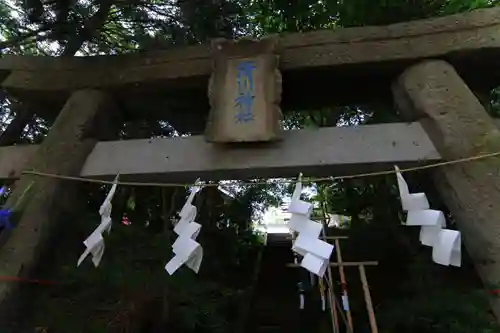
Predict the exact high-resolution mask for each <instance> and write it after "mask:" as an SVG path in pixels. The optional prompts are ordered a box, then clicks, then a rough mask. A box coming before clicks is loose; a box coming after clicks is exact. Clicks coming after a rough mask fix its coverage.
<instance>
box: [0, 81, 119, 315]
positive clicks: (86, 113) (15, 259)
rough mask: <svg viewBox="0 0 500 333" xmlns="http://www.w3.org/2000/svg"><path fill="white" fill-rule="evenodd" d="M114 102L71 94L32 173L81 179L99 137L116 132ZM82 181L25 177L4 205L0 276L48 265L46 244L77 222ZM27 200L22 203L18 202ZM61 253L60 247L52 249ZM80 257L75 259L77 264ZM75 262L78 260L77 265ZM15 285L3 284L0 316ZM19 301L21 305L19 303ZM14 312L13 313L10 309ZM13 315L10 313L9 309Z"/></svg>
mask: <svg viewBox="0 0 500 333" xmlns="http://www.w3.org/2000/svg"><path fill="white" fill-rule="evenodd" d="M114 111H115V108H114V104H113V103H112V102H111V101H110V99H109V98H108V96H107V95H105V94H104V93H102V92H99V91H95V90H83V91H78V92H75V93H73V95H71V97H70V98H69V100H68V101H67V103H66V105H65V106H64V108H63V110H62V111H61V113H60V114H59V116H58V117H57V119H56V121H55V123H54V125H53V126H52V128H51V130H50V132H49V134H48V135H47V137H46V138H45V139H44V141H43V142H42V143H41V144H40V146H39V148H38V149H37V151H36V153H35V154H34V156H32V158H31V159H30V160H29V162H28V163H27V168H28V169H33V170H36V171H40V172H47V173H54V174H61V175H68V176H78V175H79V174H80V169H81V168H82V166H83V164H84V162H85V160H86V158H87V155H88V154H89V153H90V152H91V151H92V149H93V148H94V146H95V144H96V142H97V141H98V140H99V139H106V138H108V137H111V136H114V135H116V134H117V130H116V128H113V127H110V125H114V126H115V127H119V125H120V124H121V121H120V120H119V119H118V120H112V115H116V113H115V112H114ZM106 134H108V136H107V135H106ZM80 184H81V183H79V182H75V181H64V180H60V179H55V178H48V177H46V178H43V177H37V176H32V175H22V176H21V178H20V180H19V181H18V182H17V183H16V186H15V189H14V191H13V193H12V194H11V196H10V197H9V200H8V201H7V203H6V207H8V208H14V211H13V213H12V215H13V219H12V222H13V225H14V228H13V229H12V230H10V231H5V230H4V231H3V232H2V234H1V235H0V246H2V247H1V249H0V275H3V276H11V277H18V278H26V277H28V275H29V274H30V272H31V271H32V270H33V269H35V268H37V265H45V264H46V263H47V258H45V259H43V260H41V257H42V256H43V257H44V256H45V255H46V254H47V249H48V246H47V245H48V244H50V243H52V242H54V241H55V240H54V237H56V232H57V229H58V228H57V227H58V220H62V219H64V223H71V220H73V219H75V218H76V217H75V214H77V213H78V212H77V211H75V201H76V202H78V200H77V194H78V193H77V192H78V189H79V188H80V187H79V185H80ZM20 198H23V199H22V201H21V202H20V201H18V200H19V199H20ZM53 247H55V249H56V250H57V245H55V246H54V245H53ZM76 258H77V257H75V260H76ZM75 264H76V262H75ZM15 286H16V284H15V283H9V282H0V306H1V309H0V312H1V313H2V321H3V320H8V318H5V317H4V316H3V314H4V313H3V310H4V309H5V310H10V309H11V308H12V304H11V303H10V302H8V300H13V299H14V298H11V296H12V295H13V291H14V288H15ZM7 303H8V304H7ZM16 303H17V302H16ZM12 311H13V310H12ZM7 312H9V311H7Z"/></svg>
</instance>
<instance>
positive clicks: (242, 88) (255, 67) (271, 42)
mask: <svg viewBox="0 0 500 333" xmlns="http://www.w3.org/2000/svg"><path fill="white" fill-rule="evenodd" d="M278 44H279V39H277V38H273V37H268V38H265V39H262V40H257V41H254V40H248V39H242V40H238V41H229V40H226V39H216V40H214V41H212V56H213V72H212V76H211V77H210V82H209V87H208V96H209V100H210V106H211V109H210V114H209V118H208V123H207V128H206V131H205V137H206V140H208V141H211V142H220V143H227V142H257V141H274V140H277V139H280V138H281V118H282V116H281V109H280V102H281V73H280V71H279V69H278V63H279V55H278V53H279V50H278Z"/></svg>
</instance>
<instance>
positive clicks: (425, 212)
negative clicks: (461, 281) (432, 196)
mask: <svg viewBox="0 0 500 333" xmlns="http://www.w3.org/2000/svg"><path fill="white" fill-rule="evenodd" d="M395 169H396V177H397V182H398V188H399V196H400V199H401V206H402V208H403V210H404V211H405V212H407V216H406V223H405V225H407V226H419V227H421V229H420V242H421V243H422V245H425V246H431V247H432V260H433V261H434V262H435V263H438V264H440V265H445V266H450V265H451V266H457V267H460V266H461V263H462V253H461V237H460V231H456V230H448V229H445V227H446V218H445V216H444V214H443V212H442V211H440V210H434V209H429V201H428V200H427V196H426V195H425V193H410V191H409V189H408V184H407V183H406V181H405V179H404V178H403V175H401V172H400V171H399V168H398V167H397V166H395Z"/></svg>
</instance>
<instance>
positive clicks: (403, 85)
mask: <svg viewBox="0 0 500 333" xmlns="http://www.w3.org/2000/svg"><path fill="white" fill-rule="evenodd" d="M393 93H394V97H395V101H396V103H397V105H398V107H399V109H400V110H401V113H402V114H403V115H405V116H406V117H407V119H416V118H422V121H421V122H422V125H423V127H424V129H425V130H426V131H427V133H428V135H429V137H430V138H431V139H432V141H433V142H434V145H435V146H436V148H437V150H438V151H439V153H440V154H441V156H442V157H443V159H444V160H445V161H447V160H453V159H459V158H466V157H471V156H475V155H479V154H485V153H492V152H498V151H500V130H499V128H498V127H497V126H496V125H495V123H494V122H493V120H492V119H491V117H490V116H489V115H488V113H487V112H486V110H485V109H484V107H483V106H482V105H481V103H480V101H479V100H478V99H477V98H476V96H475V95H474V94H473V93H472V91H471V90H470V88H469V87H468V86H467V84H466V83H465V82H464V81H463V80H462V78H461V77H460V76H459V75H458V73H457V72H456V71H455V69H454V68H453V67H452V66H451V65H450V64H448V63H447V62H445V61H441V60H429V61H424V62H421V63H419V64H416V65H414V66H412V67H410V68H408V69H407V70H406V71H405V72H404V73H403V74H402V75H401V76H400V77H399V79H398V80H397V81H396V82H395V83H394V86H393ZM499 169H500V157H492V158H487V159H482V160H477V161H471V162H468V163H460V164H453V165H447V166H442V167H439V168H435V169H433V170H432V171H431V172H430V173H431V175H432V178H433V184H434V186H435V187H436V189H437V190H438V192H439V194H440V195H441V198H442V199H443V201H444V203H445V204H446V206H447V207H448V209H449V210H450V212H451V214H452V215H453V219H454V220H455V221H457V225H458V227H459V229H460V231H461V232H462V238H463V240H464V244H465V246H466V247H467V252H468V253H469V254H470V255H471V257H472V259H473V260H474V263H475V265H474V266H475V268H476V269H477V271H478V273H479V276H480V277H481V279H482V280H483V282H484V285H486V286H487V287H490V288H495V286H496V287H498V282H499V281H500V265H499V264H498V263H499V262H500V237H499V235H500V224H499V223H498V217H499V216H500V205H499V204H498V203H499V202H500V191H499V189H500V177H499V173H498V170H499ZM490 302H491V304H492V308H493V311H494V313H495V315H496V317H497V321H499V322H500V297H498V296H492V297H491V298H490Z"/></svg>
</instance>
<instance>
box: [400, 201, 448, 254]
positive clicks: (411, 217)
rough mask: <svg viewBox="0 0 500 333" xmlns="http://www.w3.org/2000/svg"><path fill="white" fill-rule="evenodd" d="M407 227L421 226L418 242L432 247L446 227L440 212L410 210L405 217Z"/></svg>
mask: <svg viewBox="0 0 500 333" xmlns="http://www.w3.org/2000/svg"><path fill="white" fill-rule="evenodd" d="M406 225H407V226H421V227H422V229H421V230H420V242H421V243H422V244H423V245H426V246H434V243H435V242H436V239H437V237H438V235H439V233H440V231H441V230H442V229H443V228H444V227H445V226H446V219H445V217H444V214H443V212H442V211H440V210H434V209H423V210H411V211H409V212H408V215H407V217H406Z"/></svg>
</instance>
